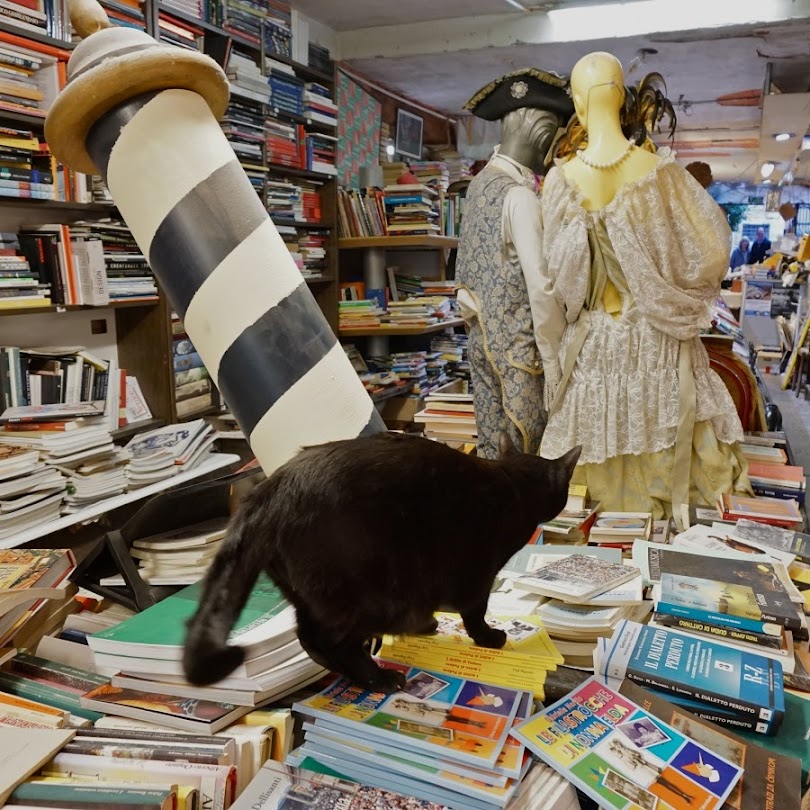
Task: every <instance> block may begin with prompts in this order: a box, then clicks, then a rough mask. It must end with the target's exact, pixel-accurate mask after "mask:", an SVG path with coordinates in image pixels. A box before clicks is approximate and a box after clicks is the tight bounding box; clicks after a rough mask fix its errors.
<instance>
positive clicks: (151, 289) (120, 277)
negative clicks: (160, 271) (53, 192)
mask: <svg viewBox="0 0 810 810" xmlns="http://www.w3.org/2000/svg"><path fill="white" fill-rule="evenodd" d="M92 230H93V233H95V234H97V235H98V236H99V237H100V238H101V245H102V248H103V252H104V263H105V266H106V270H107V287H108V289H109V296H110V299H111V300H113V301H141V300H145V299H150V298H155V297H156V296H157V286H156V284H155V277H154V276H153V275H152V270H151V269H150V267H149V263H148V262H147V261H146V257H145V256H144V255H143V253H142V252H141V249H140V247H138V243H137V242H136V241H135V239H134V238H133V236H132V233H131V232H130V230H129V228H128V227H127V226H126V225H124V223H123V222H121V221H120V220H105V221H104V222H94V223H93V225H92Z"/></svg>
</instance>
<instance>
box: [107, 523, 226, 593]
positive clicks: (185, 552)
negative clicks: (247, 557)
mask: <svg viewBox="0 0 810 810" xmlns="http://www.w3.org/2000/svg"><path fill="white" fill-rule="evenodd" d="M227 528H228V519H227V518H214V519H213V520H207V521H205V522H204V523H195V524H194V525H192V526H184V527H183V528H181V529H174V530H172V531H168V532H163V533H162V534H156V535H152V536H151V537H144V538H141V539H139V540H136V541H135V542H134V543H133V544H132V547H131V549H130V554H131V555H132V557H133V558H134V559H135V560H137V561H138V574H139V575H140V577H141V579H142V580H143V581H144V582H147V583H149V584H150V585H193V584H194V583H195V582H199V581H200V580H201V579H202V578H203V577H204V576H205V572H206V571H207V570H208V568H209V566H210V565H211V563H212V562H213V559H214V556H215V555H216V553H217V551H219V548H220V546H221V545H222V540H223V539H224V537H225V532H226V530H227ZM124 584H125V583H124V578H123V576H120V575H118V576H114V577H107V578H104V579H102V580H101V585H105V586H106V585H109V586H120V585H124Z"/></svg>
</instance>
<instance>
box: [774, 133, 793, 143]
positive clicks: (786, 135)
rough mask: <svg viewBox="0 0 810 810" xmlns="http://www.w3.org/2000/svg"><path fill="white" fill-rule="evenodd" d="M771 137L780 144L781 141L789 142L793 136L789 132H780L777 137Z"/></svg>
mask: <svg viewBox="0 0 810 810" xmlns="http://www.w3.org/2000/svg"><path fill="white" fill-rule="evenodd" d="M773 137H774V138H776V140H777V141H779V142H780V143H782V142H783V141H789V140H790V139H791V138H792V137H793V134H792V133H790V132H780V133H779V134H778V135H774V136H773Z"/></svg>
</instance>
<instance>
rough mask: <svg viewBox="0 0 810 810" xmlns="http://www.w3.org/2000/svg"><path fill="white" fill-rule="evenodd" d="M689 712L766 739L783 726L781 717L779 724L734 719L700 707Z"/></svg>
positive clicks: (750, 719)
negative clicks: (751, 732) (760, 735)
mask: <svg viewBox="0 0 810 810" xmlns="http://www.w3.org/2000/svg"><path fill="white" fill-rule="evenodd" d="M689 711H690V712H692V714H694V715H696V716H697V717H699V718H700V719H701V720H709V721H711V722H712V723H717V724H718V725H721V726H725V727H726V728H730V729H736V730H738V731H753V732H755V733H757V734H762V735H763V736H765V737H772V736H774V735H775V734H776V733H777V732H778V731H779V729H780V728H781V726H782V722H781V720H782V718H781V716H780V717H779V721H778V722H775V721H771V722H765V721H762V720H757V719H755V718H750V717H749V718H743V717H736V716H734V717H732V716H731V715H728V714H723V713H722V712H713V711H712V710H711V709H704V708H701V707H699V706H692V705H690V706H689Z"/></svg>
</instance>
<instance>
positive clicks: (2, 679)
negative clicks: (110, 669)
mask: <svg viewBox="0 0 810 810" xmlns="http://www.w3.org/2000/svg"><path fill="white" fill-rule="evenodd" d="M0 688H2V690H3V691H5V692H8V693H9V694H12V695H16V696H17V697H21V698H27V699H28V700H34V701H36V702H37V703H44V704H45V705H46V706H52V707H53V708H55V709H61V710H62V711H67V712H70V713H71V714H75V715H76V716H78V717H83V718H85V719H86V720H93V721H96V720H100V719H101V718H102V717H103V716H104V715H103V714H101V713H100V712H94V711H90V710H88V709H84V708H82V706H81V703H80V702H79V701H80V696H79V695H77V694H74V693H73V692H63V691H60V690H58V689H54V688H53V687H52V686H47V685H45V684H41V683H36V682H34V681H29V680H27V679H26V678H21V677H19V676H16V675H9V674H8V673H5V672H0Z"/></svg>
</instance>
